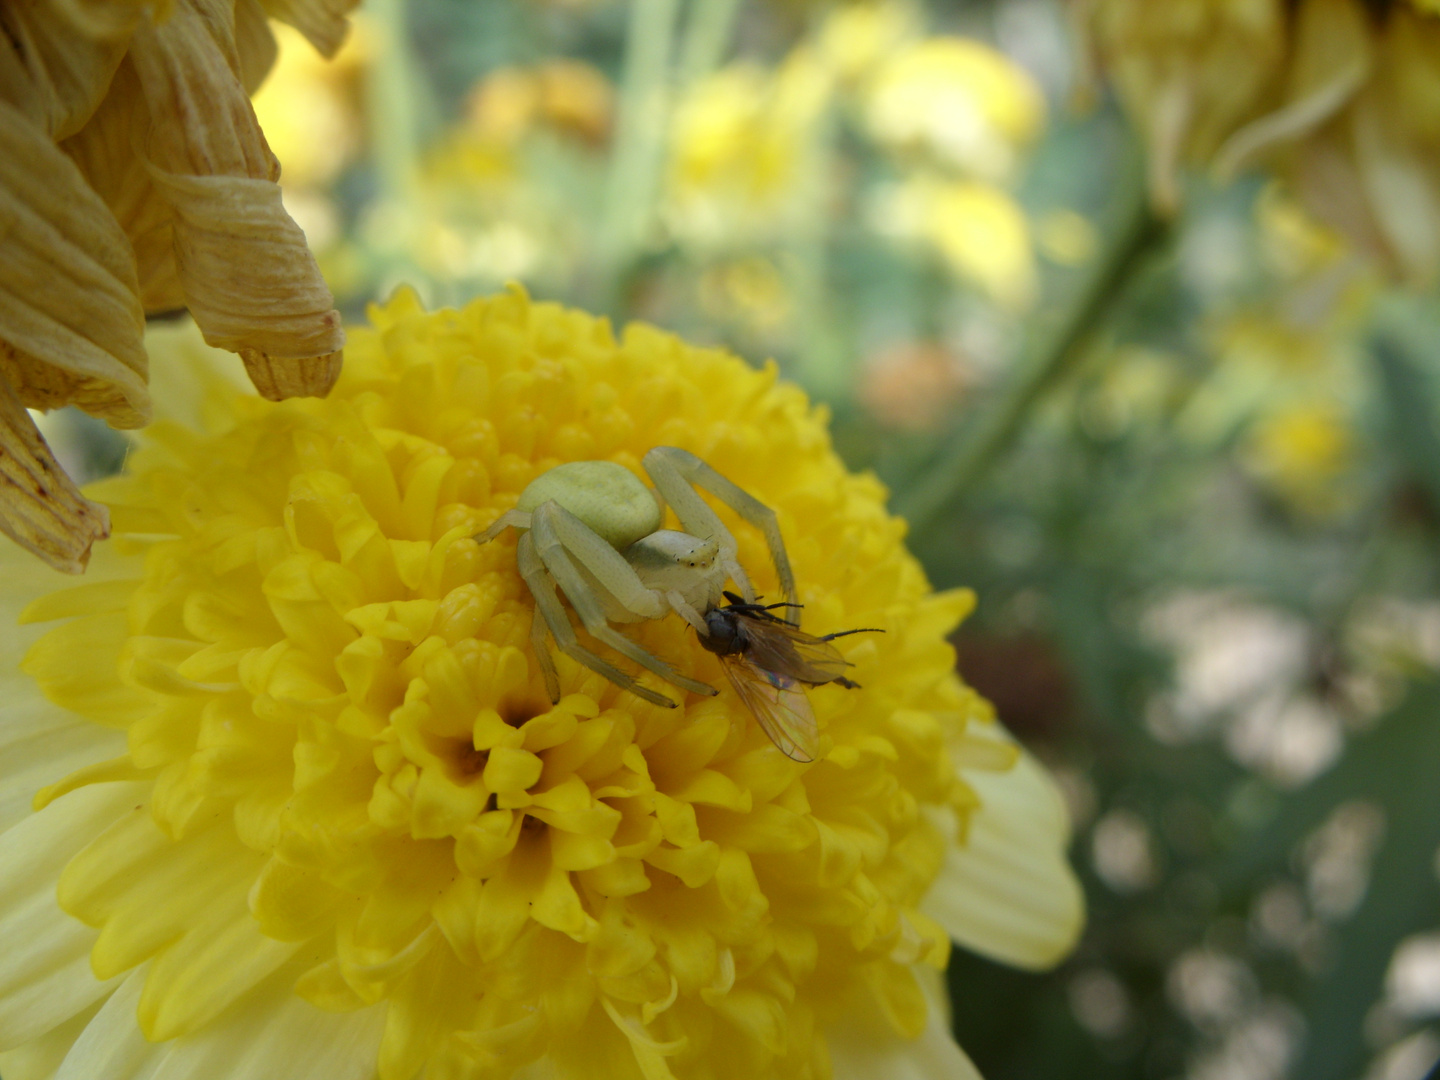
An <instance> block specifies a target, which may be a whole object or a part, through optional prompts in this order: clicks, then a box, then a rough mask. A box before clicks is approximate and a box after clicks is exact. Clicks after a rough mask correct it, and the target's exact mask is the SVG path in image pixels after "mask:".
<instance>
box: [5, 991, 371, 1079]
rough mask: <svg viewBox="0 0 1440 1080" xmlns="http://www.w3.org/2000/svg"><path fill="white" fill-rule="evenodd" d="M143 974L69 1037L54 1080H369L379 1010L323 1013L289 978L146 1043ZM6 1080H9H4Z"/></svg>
mask: <svg viewBox="0 0 1440 1080" xmlns="http://www.w3.org/2000/svg"><path fill="white" fill-rule="evenodd" d="M147 972H148V966H145V967H140V968H137V969H136V970H135V971H134V972H132V973H131V974H130V975H129V976H128V977H127V978H126V979H125V980H124V981H123V982H122V983H121V984H120V986H119V987H118V988H117V989H116V990H115V992H114V993H113V994H111V996H110V998H109V999H108V1000H107V1001H106V1002H105V1004H104V1006H103V1007H102V1008H101V1009H100V1010H99V1011H98V1012H97V1013H96V1014H95V1016H94V1017H93V1018H92V1019H90V1020H89V1022H88V1023H87V1024H85V1025H84V1026H83V1027H82V1028H80V1029H79V1030H78V1031H76V1032H75V1033H74V1035H72V1036H71V1040H70V1044H69V1046H68V1048H67V1051H68V1052H66V1053H63V1054H62V1055H61V1061H60V1062H59V1067H58V1069H57V1070H56V1071H55V1073H54V1075H53V1080H99V1078H104V1080H141V1078H144V1080H214V1078H218V1077H223V1078H224V1080H310V1078H312V1077H322V1078H323V1080H371V1078H372V1077H373V1076H374V1071H375V1059H376V1055H377V1052H378V1048H379V1044H380V1036H381V1033H382V1032H383V1030H384V1007H383V1006H379V1007H376V1008H370V1009H362V1010H358V1011H356V1012H348V1013H339V1014H336V1013H326V1012H322V1011H320V1010H319V1009H317V1008H315V1007H314V1006H313V1005H310V1004H309V1003H307V1002H305V1001H302V1000H301V999H300V998H298V997H296V996H295V995H294V993H293V991H292V989H291V986H290V984H291V983H292V982H293V981H294V974H295V973H294V972H293V971H288V970H287V971H284V972H282V973H280V975H278V976H276V977H275V978H274V979H272V980H271V981H269V982H267V983H265V984H262V985H261V986H259V987H257V988H256V989H255V990H254V992H252V993H251V994H250V995H249V996H247V997H246V999H245V1000H243V1001H241V1002H239V1003H238V1004H237V1005H236V1006H235V1007H234V1008H233V1009H231V1010H229V1011H228V1012H226V1013H224V1014H222V1015H221V1016H220V1017H219V1018H218V1019H217V1020H216V1021H215V1022H214V1023H212V1024H210V1025H208V1026H207V1027H206V1028H205V1029H204V1030H203V1031H200V1032H197V1033H196V1034H194V1035H186V1036H182V1037H180V1038H178V1039H175V1040H172V1041H171V1042H166V1043H152V1042H149V1041H147V1040H146V1038H145V1037H144V1036H143V1035H142V1034H141V1033H140V1029H139V1027H138V1026H137V1025H136V1023H135V1013H136V1010H137V1009H138V1008H139V1006H140V999H141V995H142V992H143V989H144V985H145V977H146V974H147ZM6 1080H10V1077H9V1074H8V1073H7V1074H6Z"/></svg>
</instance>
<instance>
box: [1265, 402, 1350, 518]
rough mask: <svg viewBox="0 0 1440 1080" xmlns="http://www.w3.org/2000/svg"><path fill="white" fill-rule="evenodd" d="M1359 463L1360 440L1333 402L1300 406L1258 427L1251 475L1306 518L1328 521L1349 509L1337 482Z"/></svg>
mask: <svg viewBox="0 0 1440 1080" xmlns="http://www.w3.org/2000/svg"><path fill="white" fill-rule="evenodd" d="M1354 458H1355V436H1354V434H1353V432H1352V430H1351V426H1350V423H1349V421H1348V419H1347V418H1346V417H1345V416H1344V414H1343V413H1342V412H1341V411H1340V409H1339V408H1338V407H1337V406H1336V405H1335V404H1333V403H1332V402H1328V401H1306V402H1297V403H1294V404H1290V405H1287V406H1285V407H1284V408H1281V409H1278V410H1276V411H1275V412H1273V413H1271V414H1270V415H1267V416H1265V417H1264V418H1262V419H1261V420H1260V421H1259V423H1257V425H1256V427H1255V429H1254V431H1253V432H1252V434H1251V437H1250V445H1249V448H1248V454H1247V461H1248V464H1249V466H1250V468H1251V470H1252V471H1253V472H1254V473H1255V474H1256V475H1257V476H1259V477H1260V478H1261V479H1262V480H1264V481H1266V482H1268V483H1269V484H1271V485H1272V486H1273V487H1274V488H1275V489H1276V490H1277V492H1278V493H1279V494H1280V495H1281V496H1282V497H1283V498H1285V499H1286V500H1287V501H1288V502H1289V503H1290V504H1291V505H1293V506H1295V507H1296V508H1297V509H1299V510H1300V511H1301V512H1303V513H1308V514H1316V515H1324V514H1328V513H1332V512H1334V511H1335V510H1337V509H1339V507H1340V506H1341V505H1343V502H1344V498H1343V492H1342V491H1341V489H1340V487H1339V485H1338V483H1337V481H1339V480H1340V478H1341V477H1342V476H1343V475H1344V473H1345V471H1346V470H1347V469H1348V468H1349V466H1350V465H1351V463H1352V462H1353V461H1354Z"/></svg>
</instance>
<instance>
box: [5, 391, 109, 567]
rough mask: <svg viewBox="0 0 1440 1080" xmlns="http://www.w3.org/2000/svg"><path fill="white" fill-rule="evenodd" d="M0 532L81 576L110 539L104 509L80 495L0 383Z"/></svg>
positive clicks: (17, 403) (23, 410) (13, 398)
mask: <svg viewBox="0 0 1440 1080" xmlns="http://www.w3.org/2000/svg"><path fill="white" fill-rule="evenodd" d="M0 532H4V533H5V535H6V536H8V537H10V538H11V539H12V540H14V541H15V542H16V543H17V544H19V545H20V546H21V547H24V548H28V549H29V550H30V551H33V552H34V553H35V554H36V555H39V556H40V558H42V559H44V560H45V561H46V562H47V563H49V564H50V565H51V566H53V567H55V569H57V570H63V571H64V572H65V573H67V574H79V573H83V572H84V570H85V566H86V564H87V563H89V561H90V545H91V544H93V543H94V542H95V541H96V540H103V539H105V537H107V536H109V535H110V514H109V512H108V511H107V510H106V509H105V507H103V506H100V505H98V504H97V503H93V502H91V501H90V500H89V499H87V498H85V497H84V496H83V495H81V494H80V489H79V488H77V487H76V486H75V484H74V482H73V481H72V480H71V479H70V478H69V477H68V476H66V475H65V471H64V470H63V469H61V468H60V464H59V463H58V462H57V461H56V460H55V457H54V455H53V454H51V453H50V447H48V446H46V445H45V440H44V439H43V438H42V437H41V435H40V431H39V429H37V428H36V427H35V421H34V420H32V419H31V418H30V414H29V413H28V412H27V411H26V410H25V406H23V405H22V404H20V399H19V398H17V397H16V396H15V391H14V390H12V389H11V387H10V385H9V383H7V382H5V381H4V380H0Z"/></svg>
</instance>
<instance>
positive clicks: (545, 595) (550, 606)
mask: <svg viewBox="0 0 1440 1080" xmlns="http://www.w3.org/2000/svg"><path fill="white" fill-rule="evenodd" d="M533 536H534V534H533V533H529V532H527V533H526V534H525V535H524V536H522V537H520V543H519V544H517V545H516V547H515V565H516V568H517V569H518V570H519V571H520V576H521V577H522V578H524V579H525V584H526V585H527V586H529V588H530V595H531V596H533V597H534V598H535V615H534V616H533V618H534V620H535V621H534V622H533V623H531V626H530V644H531V646H532V647H533V648H534V650H535V659H536V662H537V663H538V664H539V665H540V671H541V673H542V674H543V675H544V677H545V689H546V691H547V692H548V693H549V694H550V701H551V702H552V703H558V702H559V700H560V676H559V673H558V672H557V671H556V670H555V662H554V661H553V660H552V659H551V658H550V654H549V651H548V650H547V648H546V644H545V630H544V629H543V628H545V627H548V628H549V630H550V636H551V637H553V638H554V639H555V645H556V647H557V648H558V649H559V650H560V651H561V652H563V653H564V654H565V655H566V656H568V657H570V659H572V660H574V661H576V662H577V663H579V664H583V665H584V666H585V667H588V668H589V669H590V670H591V671H593V672H595V674H597V675H600V676H602V677H603V678H606V679H609V680H610V681H611V682H612V683H614V684H615V685H616V686H618V687H620V689H622V690H628V691H630V692H631V693H632V694H635V695H636V696H637V697H642V698H644V699H645V700H646V701H648V702H650V703H651V704H652V705H661V706H663V707H665V708H667V709H673V708H675V702H673V701H671V700H670V699H669V698H667V697H665V696H664V695H663V694H657V693H655V691H653V690H650V689H648V688H646V687H644V686H641V685H640V683H638V682H636V681H635V679H634V678H633V677H631V676H629V675H627V674H625V672H623V671H621V670H620V669H619V668H617V667H616V666H615V665H614V664H610V663H607V662H606V661H605V660H602V659H601V658H600V657H598V656H596V655H595V654H594V653H593V652H591V651H590V650H589V649H587V648H585V646H583V645H581V644H580V642H579V640H578V639H577V638H576V637H575V628H574V627H573V626H571V625H570V617H569V616H568V615H566V614H565V606H564V605H563V604H561V603H560V597H559V596H558V595H556V592H555V579H554V578H553V577H551V576H550V571H549V570H548V569H546V567H545V563H544V562H543V561H542V560H541V558H540V556H539V554H538V553H537V552H536V550H535V541H534V539H533ZM542 620H543V622H542Z"/></svg>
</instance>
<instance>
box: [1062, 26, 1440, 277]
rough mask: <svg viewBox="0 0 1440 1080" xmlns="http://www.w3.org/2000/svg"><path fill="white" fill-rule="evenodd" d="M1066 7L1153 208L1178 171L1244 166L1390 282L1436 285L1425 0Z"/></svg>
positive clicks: (1432, 55)
mask: <svg viewBox="0 0 1440 1080" xmlns="http://www.w3.org/2000/svg"><path fill="white" fill-rule="evenodd" d="M1075 2H1076V5H1077V10H1078V11H1079V13H1080V23H1081V26H1082V27H1083V28H1084V29H1085V30H1086V32H1087V33H1088V36H1089V39H1090V42H1091V44H1092V46H1093V49H1094V52H1095V54H1096V56H1097V58H1098V60H1099V62H1100V64H1101V66H1102V67H1103V68H1104V69H1105V71H1106V73H1107V75H1108V76H1109V77H1110V79H1111V81H1112V82H1113V84H1114V85H1115V88H1116V92H1117V94H1118V96H1119V98H1120V100H1121V103H1122V104H1123V105H1124V107H1125V109H1126V111H1127V112H1129V113H1130V115H1131V116H1132V118H1133V119H1134V121H1135V123H1136V126H1137V127H1139V128H1140V130H1141V132H1142V133H1143V135H1144V137H1145V139H1146V142H1147V144H1148V148H1149V151H1150V193H1151V201H1152V202H1153V203H1154V205H1155V206H1156V208H1157V209H1159V210H1161V211H1162V212H1173V211H1174V210H1175V209H1176V208H1177V207H1178V205H1179V201H1180V196H1179V180H1178V176H1179V168H1180V166H1181V165H1182V164H1184V163H1186V162H1189V163H1192V164H1196V165H1201V166H1213V167H1214V169H1215V171H1216V172H1217V174H1218V175H1219V176H1221V177H1222V178H1225V177H1228V176H1231V175H1233V174H1234V173H1236V172H1237V171H1238V170H1240V169H1241V168H1243V167H1245V166H1248V165H1251V164H1254V163H1260V164H1263V165H1265V166H1266V167H1268V168H1270V169H1272V170H1273V171H1275V172H1277V173H1278V174H1279V175H1281V176H1283V177H1284V178H1285V179H1286V180H1287V181H1288V182H1289V183H1290V185H1291V186H1292V187H1293V188H1294V189H1295V191H1296V192H1297V193H1298V194H1299V195H1300V197H1301V199H1302V201H1303V202H1304V203H1305V205H1306V207H1307V208H1308V209H1309V210H1310V211H1311V212H1312V213H1314V214H1315V215H1316V216H1317V217H1319V218H1320V219H1321V220H1322V221H1324V222H1326V223H1327V224H1329V225H1332V226H1334V227H1335V228H1337V229H1339V230H1340V231H1342V232H1343V233H1345V234H1346V235H1347V236H1348V237H1349V238H1350V239H1351V241H1352V242H1354V243H1355V244H1356V245H1357V247H1359V248H1360V249H1361V250H1363V251H1365V252H1367V253H1369V254H1370V255H1371V256H1373V257H1375V258H1376V260H1377V261H1378V262H1380V263H1381V264H1382V265H1384V266H1385V267H1386V268H1387V269H1388V270H1389V271H1390V272H1391V273H1392V274H1393V275H1394V276H1395V277H1397V278H1400V279H1403V280H1406V281H1409V282H1412V283H1416V284H1420V285H1429V284H1433V283H1434V282H1435V281H1437V280H1440V2H1437V0H1167V2H1165V3H1153V2H1151V0H1075Z"/></svg>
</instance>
